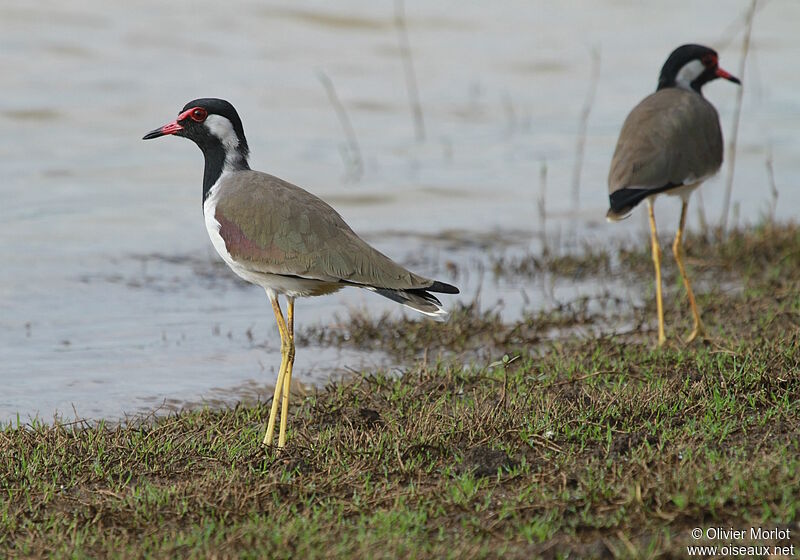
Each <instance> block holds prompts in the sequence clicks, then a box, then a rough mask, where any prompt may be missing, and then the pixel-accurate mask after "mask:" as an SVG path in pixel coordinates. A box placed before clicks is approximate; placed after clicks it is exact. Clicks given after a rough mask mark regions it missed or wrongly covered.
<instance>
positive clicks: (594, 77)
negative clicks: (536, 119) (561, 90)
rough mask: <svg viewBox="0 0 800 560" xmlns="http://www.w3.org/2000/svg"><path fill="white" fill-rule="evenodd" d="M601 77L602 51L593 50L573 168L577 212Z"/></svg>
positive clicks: (573, 204)
mask: <svg viewBox="0 0 800 560" xmlns="http://www.w3.org/2000/svg"><path fill="white" fill-rule="evenodd" d="M599 77H600V49H599V47H595V48H593V49H592V73H591V77H590V79H589V90H588V91H587V92H586V99H585V100H584V102H583V108H582V109H581V118H580V123H579V125H578V139H577V141H576V143H575V164H574V165H573V166H572V208H573V209H574V210H577V209H578V208H579V206H580V188H581V171H583V153H584V150H585V147H586V128H587V125H588V123H589V115H590V114H591V112H592V105H594V96H595V93H596V92H597V82H598V78H599Z"/></svg>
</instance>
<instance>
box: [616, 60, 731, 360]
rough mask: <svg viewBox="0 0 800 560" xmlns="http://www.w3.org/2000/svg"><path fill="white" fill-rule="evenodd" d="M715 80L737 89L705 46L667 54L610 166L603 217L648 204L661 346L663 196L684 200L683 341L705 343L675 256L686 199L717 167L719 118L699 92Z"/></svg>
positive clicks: (691, 295)
mask: <svg viewBox="0 0 800 560" xmlns="http://www.w3.org/2000/svg"><path fill="white" fill-rule="evenodd" d="M717 78H725V79H726V80H729V81H731V82H733V83H735V84H739V83H741V82H740V81H739V79H738V78H735V77H734V76H731V75H730V74H729V73H728V72H726V71H725V70H723V69H722V68H720V67H719V61H718V57H717V53H716V52H715V51H714V50H712V49H710V48H708V47H704V46H701V45H683V46H681V47H678V48H677V49H675V50H674V51H672V54H670V55H669V58H667V61H666V62H665V63H664V66H663V68H661V75H660V77H659V79H658V88H657V89H656V92H655V93H653V94H651V95H649V96H647V97H646V98H645V99H644V100H643V101H642V102H641V103H639V104H638V105H637V106H636V107H634V109H633V110H632V111H631V112H630V114H629V115H628V118H627V119H625V123H624V124H623V125H622V131H621V132H620V134H619V140H618V141H617V148H616V150H615V151H614V157H613V159H612V160H611V170H610V172H609V174H608V191H609V202H610V206H611V208H610V209H609V211H608V214H606V216H607V217H608V219H609V220H612V221H617V220H620V219H622V218H625V217H627V216H628V214H630V212H631V210H633V208H634V207H635V206H636V205H637V204H639V203H640V202H641V201H642V200H646V201H647V211H648V213H649V218H650V237H651V243H652V252H653V262H654V264H655V271H656V307H657V309H658V344H659V346H660V345H662V344H664V341H665V340H666V337H665V336H664V307H663V303H662V298H661V248H660V246H659V244H658V237H657V235H656V221H655V217H654V215H653V200H654V199H655V198H656V196H657V195H659V194H661V193H666V194H671V195H678V196H680V197H681V198H682V199H683V205H682V207H681V217H680V222H679V224H678V232H677V234H676V235H675V241H674V243H673V244H672V252H673V253H674V254H675V260H676V261H677V263H678V269H679V270H680V273H681V277H682V278H683V284H684V286H686V293H687V294H688V296H689V305H690V306H691V308H692V315H693V316H694V329H693V330H692V333H691V334H690V335H689V338H688V341H689V342H691V341H692V340H694V339H695V338H697V337H698V336H700V337H705V329H704V328H703V322H702V320H701V319H700V312H699V311H698V309H697V304H696V303H695V299H694V293H693V292H692V287H691V285H690V283H689V278H688V276H687V275H686V268H685V267H684V264H683V258H682V255H681V253H682V248H683V245H682V237H683V228H684V226H685V224H686V207H687V204H688V202H689V196H690V195H691V193H692V191H693V190H694V189H696V188H697V187H699V186H700V184H701V183H702V182H703V181H705V180H706V179H708V178H709V177H711V176H712V175H714V174H715V173H716V172H717V171H718V170H719V168H720V166H721V165H722V130H721V129H720V126H719V115H717V110H716V109H714V106H713V105H712V104H711V103H709V102H708V101H707V100H706V99H705V98H704V97H703V93H702V87H703V86H704V85H705V84H707V83H708V82H710V81H712V80H715V79H717Z"/></svg>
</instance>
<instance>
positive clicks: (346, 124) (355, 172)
mask: <svg viewBox="0 0 800 560" xmlns="http://www.w3.org/2000/svg"><path fill="white" fill-rule="evenodd" d="M317 77H318V78H319V81H320V82H322V86H323V87H324V88H325V91H326V92H327V94H328V100H329V101H330V102H331V105H332V106H333V110H334V111H335V112H336V116H337V117H338V118H339V124H341V125H342V132H343V133H344V137H345V147H344V149H343V150H342V159H343V160H344V165H345V169H346V173H347V177H348V179H350V180H351V181H358V180H359V179H361V177H362V175H363V174H364V159H363V158H362V157H361V148H360V147H359V145H358V138H357V137H356V131H355V129H354V128H353V124H352V123H351V122H350V117H348V116H347V111H346V110H345V108H344V105H342V102H341V101H340V100H339V96H338V95H337V94H336V88H335V87H334V86H333V81H332V80H331V79H330V77H328V75H327V74H326V73H325V72H323V71H322V70H318V71H317Z"/></svg>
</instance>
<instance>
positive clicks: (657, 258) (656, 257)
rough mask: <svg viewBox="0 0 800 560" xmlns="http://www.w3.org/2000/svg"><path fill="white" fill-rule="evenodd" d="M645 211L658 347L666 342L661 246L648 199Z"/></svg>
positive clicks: (651, 203)
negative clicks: (647, 219)
mask: <svg viewBox="0 0 800 560" xmlns="http://www.w3.org/2000/svg"><path fill="white" fill-rule="evenodd" d="M647 211H648V213H649V215H650V240H651V243H652V251H653V264H654V265H655V267H656V309H657V310H658V345H659V346H662V345H663V344H664V342H665V341H666V340H667V337H666V336H664V301H663V299H662V296H661V246H660V245H659V244H658V234H657V233H656V217H655V215H654V214H653V202H652V201H651V200H649V199H648V201H647Z"/></svg>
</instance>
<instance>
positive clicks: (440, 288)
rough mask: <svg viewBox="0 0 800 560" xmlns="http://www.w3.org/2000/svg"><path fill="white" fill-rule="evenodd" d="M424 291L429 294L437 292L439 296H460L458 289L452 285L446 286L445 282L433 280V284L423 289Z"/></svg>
mask: <svg viewBox="0 0 800 560" xmlns="http://www.w3.org/2000/svg"><path fill="white" fill-rule="evenodd" d="M425 290H427V291H429V292H437V293H440V294H460V293H461V292H460V291H459V289H458V288H456V287H455V286H453V285H452V284H448V283H446V282H439V281H438V280H434V282H433V284H431V285H430V286H428V287H427V288H425Z"/></svg>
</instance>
